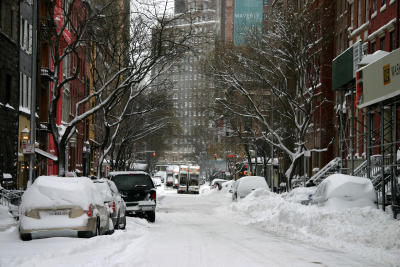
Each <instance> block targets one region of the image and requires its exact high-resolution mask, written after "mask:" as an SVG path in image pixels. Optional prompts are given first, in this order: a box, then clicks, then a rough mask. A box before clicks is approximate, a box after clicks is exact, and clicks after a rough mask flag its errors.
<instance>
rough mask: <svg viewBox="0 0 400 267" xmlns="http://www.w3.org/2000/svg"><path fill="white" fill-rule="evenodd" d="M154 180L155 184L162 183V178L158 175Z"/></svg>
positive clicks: (159, 184)
mask: <svg viewBox="0 0 400 267" xmlns="http://www.w3.org/2000/svg"><path fill="white" fill-rule="evenodd" d="M153 182H154V184H155V185H156V186H161V185H162V182H161V179H160V178H158V177H154V178H153Z"/></svg>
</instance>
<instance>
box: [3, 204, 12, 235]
mask: <svg viewBox="0 0 400 267" xmlns="http://www.w3.org/2000/svg"><path fill="white" fill-rule="evenodd" d="M13 224H15V220H14V218H13V216H12V215H11V214H10V212H9V211H8V207H6V206H3V205H0V230H2V229H7V228H8V227H9V226H11V225H13Z"/></svg>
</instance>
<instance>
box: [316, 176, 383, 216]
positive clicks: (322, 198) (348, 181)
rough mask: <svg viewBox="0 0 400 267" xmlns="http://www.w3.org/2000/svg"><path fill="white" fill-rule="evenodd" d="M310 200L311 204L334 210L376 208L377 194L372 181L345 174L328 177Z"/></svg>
mask: <svg viewBox="0 0 400 267" xmlns="http://www.w3.org/2000/svg"><path fill="white" fill-rule="evenodd" d="M310 199H311V200H310V204H317V205H319V206H327V207H332V208H352V207H366V206H370V207H374V206H376V205H375V203H376V192H375V188H374V186H373V184H372V182H371V180H370V179H368V178H363V177H356V176H350V175H345V174H332V175H330V176H328V177H327V178H326V179H325V180H323V181H322V182H321V183H320V184H319V185H318V186H317V190H316V191H315V193H314V194H312V195H311V196H310Z"/></svg>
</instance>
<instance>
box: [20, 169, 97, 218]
mask: <svg viewBox="0 0 400 267" xmlns="http://www.w3.org/2000/svg"><path fill="white" fill-rule="evenodd" d="M90 204H98V205H103V201H102V198H101V195H100V194H99V192H98V191H97V190H96V187H95V186H94V184H93V182H92V181H91V180H90V179H89V178H86V177H78V178H74V177H55V176H40V177H38V178H37V179H36V180H35V182H34V183H33V184H32V186H30V187H29V188H28V189H27V190H26V192H25V193H24V195H23V196H22V202H21V208H22V210H24V211H29V210H31V209H35V208H43V207H49V208H51V207H56V206H69V205H76V206H80V207H81V208H82V209H83V210H87V209H88V208H89V205H90Z"/></svg>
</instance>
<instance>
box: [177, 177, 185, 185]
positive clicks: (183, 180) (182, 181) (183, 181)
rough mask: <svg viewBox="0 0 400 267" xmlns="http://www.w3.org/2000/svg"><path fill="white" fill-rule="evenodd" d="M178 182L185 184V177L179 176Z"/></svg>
mask: <svg viewBox="0 0 400 267" xmlns="http://www.w3.org/2000/svg"><path fill="white" fill-rule="evenodd" d="M179 183H180V184H182V185H186V177H181V179H180V180H179Z"/></svg>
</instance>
